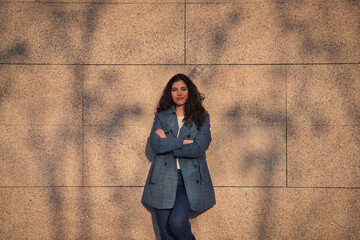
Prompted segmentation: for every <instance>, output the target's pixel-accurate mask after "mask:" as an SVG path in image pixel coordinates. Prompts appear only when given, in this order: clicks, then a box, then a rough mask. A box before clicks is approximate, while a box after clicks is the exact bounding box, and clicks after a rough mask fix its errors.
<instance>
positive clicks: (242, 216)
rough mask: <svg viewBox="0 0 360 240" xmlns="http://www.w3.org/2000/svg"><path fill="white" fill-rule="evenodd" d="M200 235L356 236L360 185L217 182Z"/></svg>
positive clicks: (198, 221) (199, 222) (196, 224)
mask: <svg viewBox="0 0 360 240" xmlns="http://www.w3.org/2000/svg"><path fill="white" fill-rule="evenodd" d="M215 194H216V197H217V204H216V205H215V206H214V208H213V209H210V210H209V211H207V212H205V213H204V214H202V215H200V216H198V217H197V218H195V219H194V220H193V223H192V229H193V230H194V233H195V234H196V235H195V236H198V237H199V239H216V240H217V239H219V240H225V239H234V240H235V239H333V240H335V239H358V238H359V236H360V227H359V224H357V219H358V217H359V215H360V208H359V204H360V202H359V195H360V190H359V189H354V190H350V189H291V188H282V189H281V188H280V189H279V188H216V190H215Z"/></svg>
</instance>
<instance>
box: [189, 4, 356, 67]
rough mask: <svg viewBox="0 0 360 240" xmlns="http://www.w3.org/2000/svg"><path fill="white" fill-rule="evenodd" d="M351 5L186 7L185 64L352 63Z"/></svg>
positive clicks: (353, 7)
mask: <svg viewBox="0 0 360 240" xmlns="http://www.w3.org/2000/svg"><path fill="white" fill-rule="evenodd" d="M359 10H360V3H359V2H356V1H331V2H329V1H285V2H284V1H263V2H248V1H246V2H238V3H233V4H205V3H203V4H188V5H187V7H186V50H187V52H186V61H187V63H189V64H195V63H196V64H207V63H209V64H214V63H216V64H253V63H256V64H263V63H265V64H268V63H304V62H315V63H316V62H320V63H323V62H358V61H359V59H360V51H359V46H360V42H359V39H360V36H359V35H360V32H359V28H358V24H357V21H355V20H354V19H358V12H359Z"/></svg>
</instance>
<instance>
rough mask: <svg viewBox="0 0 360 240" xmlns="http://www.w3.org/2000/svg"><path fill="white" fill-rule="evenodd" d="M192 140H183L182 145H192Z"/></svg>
mask: <svg viewBox="0 0 360 240" xmlns="http://www.w3.org/2000/svg"><path fill="white" fill-rule="evenodd" d="M193 142H194V140H190V139H184V141H183V144H189V143H193Z"/></svg>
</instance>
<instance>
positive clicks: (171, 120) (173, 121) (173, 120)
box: [166, 114, 179, 138]
mask: <svg viewBox="0 0 360 240" xmlns="http://www.w3.org/2000/svg"><path fill="white" fill-rule="evenodd" d="M166 123H167V125H168V127H169V130H170V131H171V132H172V133H173V135H174V138H176V136H177V132H178V130H179V126H178V124H177V117H176V114H171V115H169V117H168V119H167V122H166Z"/></svg>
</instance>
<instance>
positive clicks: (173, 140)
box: [141, 106, 215, 212]
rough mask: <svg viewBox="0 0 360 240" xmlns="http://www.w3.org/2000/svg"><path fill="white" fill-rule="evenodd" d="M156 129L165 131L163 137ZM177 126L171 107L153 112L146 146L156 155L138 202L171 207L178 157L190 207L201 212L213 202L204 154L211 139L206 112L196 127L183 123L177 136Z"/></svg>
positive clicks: (174, 193) (152, 205)
mask: <svg viewBox="0 0 360 240" xmlns="http://www.w3.org/2000/svg"><path fill="white" fill-rule="evenodd" d="M157 128H160V129H162V130H163V131H164V132H165V134H166V138H161V137H160V136H159V135H157V134H156V133H155V130H156V129H157ZM178 129H179V127H178V123H177V116H176V113H175V106H172V107H171V108H170V109H168V110H165V111H162V112H159V113H156V114H155V120H154V124H153V127H152V129H151V134H150V145H151V147H152V149H153V150H154V152H155V154H156V156H155V160H154V161H153V162H152V164H151V167H150V170H149V174H148V176H147V179H146V184H145V188H144V192H143V196H142V199H141V201H142V202H143V203H145V204H147V205H149V206H151V207H154V208H158V209H170V208H172V207H173V205H174V202H175V197H176V189H177V180H178V175H177V167H176V158H178V159H179V164H180V167H181V172H182V175H183V179H184V183H185V189H186V193H187V196H188V199H189V202H190V207H191V209H192V210H193V211H198V212H202V211H205V210H207V209H209V208H211V207H212V206H213V205H214V204H215V193H214V188H213V185H212V181H211V178H210V174H209V169H208V166H207V163H206V154H205V150H207V149H208V147H209V144H210V142H211V133H210V119H209V115H207V116H206V121H205V123H204V124H203V126H202V127H201V128H200V130H198V129H197V127H196V125H195V124H194V123H193V124H192V127H187V126H185V125H183V126H182V127H181V129H180V133H179V137H178V138H177V137H176V136H177V133H178ZM184 139H192V140H194V142H193V143H190V144H183V140H184Z"/></svg>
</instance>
